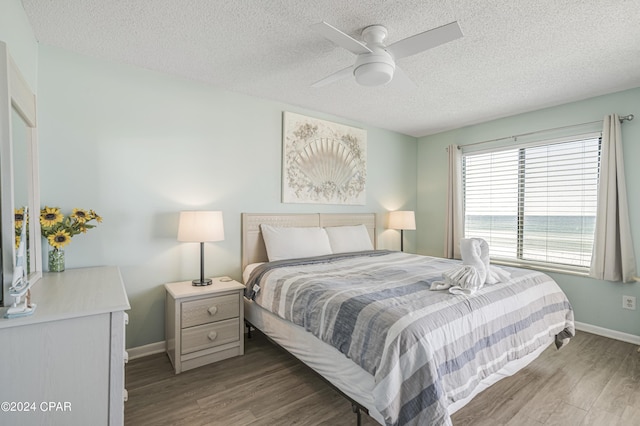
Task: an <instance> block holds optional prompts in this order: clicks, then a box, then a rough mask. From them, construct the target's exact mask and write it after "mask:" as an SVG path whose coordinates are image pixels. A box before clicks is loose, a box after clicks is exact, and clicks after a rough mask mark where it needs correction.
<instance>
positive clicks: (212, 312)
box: [207, 306, 218, 316]
mask: <svg viewBox="0 0 640 426" xmlns="http://www.w3.org/2000/svg"><path fill="white" fill-rule="evenodd" d="M207 310H208V311H209V315H212V316H213V315H215V314H216V313H218V307H217V306H212V307H210V308H209V309H207Z"/></svg>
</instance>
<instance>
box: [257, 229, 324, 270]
mask: <svg viewBox="0 0 640 426" xmlns="http://www.w3.org/2000/svg"><path fill="white" fill-rule="evenodd" d="M260 229H261V230H262V237H263V238H264V244H265V246H266V247H267V256H268V257H269V262H274V261H276V260H284V259H297V258H301V257H312V256H322V255H325V254H331V245H330V244H329V237H328V236H327V232H326V231H325V230H324V229H323V228H317V227H308V228H294V227H277V226H270V225H264V224H262V225H260Z"/></svg>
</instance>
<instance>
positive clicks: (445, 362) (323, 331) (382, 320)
mask: <svg viewBox="0 0 640 426" xmlns="http://www.w3.org/2000/svg"><path fill="white" fill-rule="evenodd" d="M265 225H266V226H274V227H277V228H279V229H282V228H287V227H292V228H297V227H305V228H315V229H317V228H327V229H329V228H335V229H340V227H353V226H356V225H359V226H362V227H363V228H364V229H365V230H366V235H367V236H368V237H369V239H370V243H371V246H372V247H374V248H375V247H376V244H375V243H376V217H375V214H246V213H245V214H243V216H242V266H243V271H244V272H243V279H244V280H245V283H247V284H248V288H247V292H246V294H247V297H245V319H246V321H247V323H248V324H250V325H251V326H253V327H255V328H256V329H258V330H260V331H261V332H263V333H264V334H265V335H267V336H268V337H269V338H270V339H271V340H273V341H274V342H276V343H277V344H278V345H280V346H282V347H283V348H285V349H286V350H287V351H288V352H290V353H291V354H293V355H294V356H295V357H296V358H298V359H299V360H301V361H302V362H304V363H305V364H307V365H308V366H309V367H311V368H312V369H313V370H315V371H316V372H317V373H318V374H320V375H321V376H322V377H323V378H324V379H325V380H327V381H328V382H329V383H331V384H332V385H333V386H334V387H336V388H337V389H338V390H339V391H341V392H342V393H343V394H344V395H345V396H346V397H348V398H349V399H350V400H351V401H352V402H354V403H355V404H356V405H357V406H358V407H362V408H363V409H364V410H365V411H366V412H367V413H368V414H369V415H370V416H371V417H372V418H373V419H375V420H376V421H377V422H379V423H380V424H397V425H412V424H416V425H417V424H433V425H449V424H451V419H450V416H451V414H453V413H454V412H455V411H457V410H458V409H460V408H461V407H463V406H464V405H465V404H466V403H468V402H469V401H470V400H471V399H472V398H473V397H474V396H476V395H477V394H478V393H480V392H481V391H482V390H484V389H486V388H487V387H489V386H491V385H492V384H493V383H495V382H497V381H498V380H500V379H501V378H504V377H507V376H509V375H512V374H514V373H515V372H517V371H519V370H520V369H522V368H524V367H525V366H526V365H528V364H529V363H530V362H532V361H533V360H534V359H535V358H536V357H538V356H539V355H540V353H542V351H544V350H545V349H546V348H547V347H548V346H549V345H551V344H553V343H554V342H555V343H556V345H557V346H558V347H560V346H562V345H563V344H566V342H567V341H568V339H569V338H570V337H572V336H573V334H574V324H573V311H572V309H571V305H570V304H569V302H568V300H567V299H566V296H565V295H564V293H563V292H562V291H561V290H560V288H559V287H558V286H557V284H556V283H555V282H554V281H553V280H552V279H551V278H549V277H548V276H547V275H545V274H543V273H540V272H536V271H531V270H524V269H517V268H510V269H509V272H510V273H511V275H512V278H511V280H510V281H509V282H508V283H498V284H494V285H491V286H485V287H484V288H482V289H481V290H480V291H478V292H477V293H476V294H474V295H472V296H464V295H452V294H449V293H448V292H443V291H440V292H437V291H430V290H429V285H430V283H431V282H432V281H434V280H437V279H439V278H440V277H441V275H442V272H443V271H444V270H447V268H451V267H452V265H455V264H456V262H457V261H451V260H447V259H440V258H432V257H426V256H418V255H411V254H405V253H401V252H389V251H379V250H376V251H368V250H363V251H358V252H343V253H339V254H333V253H332V254H326V255H318V256H315V257H305V258H304V259H303V260H299V259H298V260H295V259H294V260H286V259H282V260H277V261H274V262H268V257H267V250H266V248H265V243H264V239H263V236H262V232H261V226H265ZM262 229H264V228H262ZM270 254H271V253H270ZM347 278H348V279H347ZM353 280H355V281H353ZM256 285H257V287H256ZM336 287H337V288H338V290H336Z"/></svg>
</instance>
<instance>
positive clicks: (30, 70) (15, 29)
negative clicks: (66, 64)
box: [0, 0, 38, 93]
mask: <svg viewBox="0 0 640 426" xmlns="http://www.w3.org/2000/svg"><path fill="white" fill-rule="evenodd" d="M0 40H1V41H4V42H5V43H6V44H7V48H8V49H9V54H10V55H11V57H12V58H13V60H14V61H15V62H16V64H17V65H18V68H20V71H21V72H22V75H23V76H24V78H25V80H27V83H28V84H29V86H30V87H31V90H33V91H34V93H35V92H36V89H37V77H38V42H37V41H36V38H35V36H34V35H33V30H32V29H31V26H30V25H29V20H28V19H27V15H26V13H25V11H24V9H23V7H22V2H21V1H20V0H1V1H0Z"/></svg>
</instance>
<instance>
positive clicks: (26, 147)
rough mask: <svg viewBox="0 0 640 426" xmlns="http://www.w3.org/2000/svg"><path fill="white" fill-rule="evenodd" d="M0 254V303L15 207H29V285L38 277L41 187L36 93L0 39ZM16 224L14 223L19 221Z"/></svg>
mask: <svg viewBox="0 0 640 426" xmlns="http://www.w3.org/2000/svg"><path fill="white" fill-rule="evenodd" d="M0 101H1V102H0V231H1V236H2V237H1V241H0V243H1V245H0V257H1V263H2V274H1V275H0V280H1V284H2V289H3V291H2V299H1V302H2V305H4V306H7V305H9V304H11V303H12V300H11V298H10V297H9V295H8V291H9V287H10V286H11V283H12V280H13V272H14V267H15V263H16V221H15V217H16V216H15V215H16V207H17V209H18V210H19V209H20V208H21V207H22V206H26V207H28V209H26V210H28V212H29V214H28V216H27V217H26V222H23V223H26V224H27V230H26V231H27V232H26V234H27V238H26V241H25V248H26V253H25V259H24V260H25V263H26V264H25V269H26V270H27V273H28V280H29V282H30V283H31V284H33V283H35V282H36V281H37V280H38V279H39V278H40V277H42V254H41V238H40V221H39V212H40V191H39V181H38V155H37V152H38V149H37V148H38V144H37V132H36V103H35V95H34V94H33V92H32V91H31V89H30V88H29V86H28V84H27V83H26V82H25V80H24V78H23V77H22V74H21V73H20V70H19V69H18V67H17V66H16V65H15V63H14V62H13V60H12V59H11V57H10V55H9V53H8V51H7V46H6V44H5V43H3V42H0ZM18 224H19V223H18Z"/></svg>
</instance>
